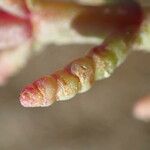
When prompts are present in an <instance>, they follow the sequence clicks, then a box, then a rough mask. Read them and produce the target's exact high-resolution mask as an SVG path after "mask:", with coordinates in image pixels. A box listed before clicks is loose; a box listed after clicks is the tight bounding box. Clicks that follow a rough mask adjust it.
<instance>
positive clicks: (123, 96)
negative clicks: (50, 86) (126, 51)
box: [0, 45, 150, 150]
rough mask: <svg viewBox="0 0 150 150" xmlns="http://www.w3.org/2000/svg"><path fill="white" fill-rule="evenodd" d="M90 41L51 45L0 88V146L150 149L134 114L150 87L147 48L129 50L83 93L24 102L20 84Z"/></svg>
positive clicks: (147, 126) (0, 149) (149, 136)
mask: <svg viewBox="0 0 150 150" xmlns="http://www.w3.org/2000/svg"><path fill="white" fill-rule="evenodd" d="M90 47H91V45H78V46H77V45H70V46H63V47H61V46H60V47H58V46H54V45H52V46H50V47H49V48H47V51H44V52H43V53H42V54H39V55H36V56H34V57H32V59H31V60H30V61H29V63H28V65H27V66H26V67H25V68H24V69H23V70H22V71H21V72H20V73H19V74H18V75H17V76H15V77H13V78H12V79H11V80H10V81H9V83H8V84H7V85H6V86H4V87H1V88H0V150H150V123H144V122H141V121H138V120H136V119H134V118H133V116H132V107H133V105H134V103H135V102H136V100H137V99H138V98H139V97H141V96H143V95H145V94H147V93H149V92H150V68H149V66H150V54H148V53H142V52H134V53H132V54H131V55H130V56H129V57H128V59H127V61H126V62H125V63H124V64H123V65H122V66H121V67H120V68H118V69H117V70H116V71H115V73H114V74H113V75H112V76H111V77H110V78H109V79H105V80H103V81H100V82H98V83H96V84H95V85H94V87H93V88H92V89H91V90H90V91H89V92H87V93H84V94H80V95H77V96H76V97H75V98H73V99H72V100H70V101H66V102H58V103H55V104H54V105H52V106H51V107H48V108H23V107H22V106H21V105H20V103H19V100H18V97H19V92H20V90H21V88H22V87H23V86H24V85H26V84H27V83H29V82H31V81H33V80H35V79H36V78H38V77H40V76H42V75H45V74H48V73H51V72H53V71H54V70H57V69H58V68H60V67H61V66H64V65H65V64H67V63H68V62H69V61H71V60H73V59H74V58H78V57H79V56H81V55H84V54H85V52H86V51H87V50H88V49H90Z"/></svg>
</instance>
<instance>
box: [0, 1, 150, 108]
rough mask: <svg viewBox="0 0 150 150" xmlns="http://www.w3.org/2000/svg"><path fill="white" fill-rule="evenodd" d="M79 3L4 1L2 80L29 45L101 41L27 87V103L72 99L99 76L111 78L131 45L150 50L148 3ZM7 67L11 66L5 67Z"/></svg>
mask: <svg viewBox="0 0 150 150" xmlns="http://www.w3.org/2000/svg"><path fill="white" fill-rule="evenodd" d="M78 2H81V4H80V3H77V2H62V1H60V2H59V1H57V2H56V1H47V0H44V1H42V0H24V1H23V0H1V1H0V7H1V11H0V33H1V35H3V36H2V37H1V38H0V50H1V56H0V57H1V59H0V73H1V74H2V75H1V78H0V81H1V83H3V82H4V81H5V79H7V77H8V76H10V75H11V74H14V73H15V72H16V71H17V70H18V69H19V68H21V67H22V66H23V65H24V64H25V62H26V60H27V59H28V57H29V56H30V54H31V49H33V50H39V49H40V50H41V49H42V48H43V47H44V46H45V45H47V44H50V43H55V44H59V45H60V44H69V43H92V44H95V45H98V46H96V47H94V48H93V49H92V50H90V51H89V52H88V53H87V54H86V55H85V56H83V57H81V58H79V59H75V60H74V61H72V62H71V63H70V64H68V65H67V66H66V67H64V68H63V69H61V70H58V71H56V72H55V73H53V74H51V75H47V76H45V77H42V78H40V79H38V80H36V81H35V82H33V83H32V84H30V85H28V86H27V87H25V89H24V90H23V91H22V93H21V96H20V101H21V104H22V105H23V106H25V107H39V106H42V107H43V106H49V105H51V104H52V103H53V102H54V101H61V100H67V99H70V98H72V97H74V96H75V95H76V94H77V93H82V92H85V91H87V90H89V89H90V88H91V86H92V85H93V84H94V82H95V81H96V80H101V79H104V78H107V77H109V76H110V75H111V74H112V73H113V71H114V69H115V68H116V67H118V66H119V65H120V64H121V63H122V62H124V60H125V58H126V57H127V55H128V53H129V52H130V51H131V50H146V51H149V50H150V44H149V40H150V24H149V23H150V18H149V15H150V12H149V7H148V6H141V5H140V4H139V3H138V2H135V1H122V2H115V3H111V2H109V3H105V1H104V0H103V1H101V0H96V1H93V2H92V1H91V0H88V1H87V0H85V1H84V0H80V1H78ZM91 2H92V3H91ZM101 3H102V4H101ZM87 4H88V5H87ZM89 4H90V5H89ZM92 4H93V5H92ZM14 34H15V38H13V37H14V36H13V35H14ZM16 57H19V58H20V59H16ZM6 58H10V60H9V61H8V59H6ZM6 66H7V68H8V70H7V69H6V71H3V68H4V67H6ZM10 68H11V69H10Z"/></svg>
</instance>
